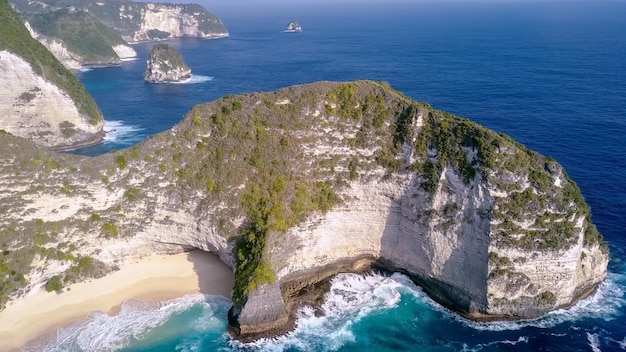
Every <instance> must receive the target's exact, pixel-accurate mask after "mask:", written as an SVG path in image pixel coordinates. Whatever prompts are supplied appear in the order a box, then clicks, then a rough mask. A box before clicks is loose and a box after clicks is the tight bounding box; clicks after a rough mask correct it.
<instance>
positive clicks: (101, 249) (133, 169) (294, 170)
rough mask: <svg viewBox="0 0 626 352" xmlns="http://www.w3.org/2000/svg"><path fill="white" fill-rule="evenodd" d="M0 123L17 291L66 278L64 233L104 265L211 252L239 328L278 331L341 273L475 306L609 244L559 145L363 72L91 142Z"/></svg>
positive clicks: (539, 283) (561, 284) (571, 279)
mask: <svg viewBox="0 0 626 352" xmlns="http://www.w3.org/2000/svg"><path fill="white" fill-rule="evenodd" d="M0 139H2V142H3V143H0V148H3V149H0V156H2V159H0V195H1V196H2V202H1V203H0V204H1V205H0V212H2V213H3V214H5V215H4V217H3V218H1V219H0V221H1V223H0V229H1V230H2V231H3V236H5V237H4V238H7V241H9V242H8V243H13V244H12V245H11V247H10V248H8V250H9V252H8V254H7V255H6V256H5V257H3V259H2V260H5V262H6V265H5V266H3V267H6V268H7V270H9V272H8V274H6V275H9V276H11V275H17V276H19V275H22V276H23V278H24V280H23V281H20V280H15V281H12V282H16V283H17V284H16V285H17V286H16V287H14V288H13V289H12V290H11V291H8V292H7V291H6V290H5V291H3V294H4V295H5V296H4V297H8V298H12V299H15V298H16V297H19V296H20V295H23V294H24V293H25V292H27V291H28V290H29V289H31V288H32V287H36V286H37V285H39V284H41V283H42V282H45V280H47V279H49V278H50V277H51V276H52V275H60V276H64V277H67V276H68V275H69V277H70V280H69V281H70V282H71V280H76V278H75V277H74V276H72V272H73V271H71V270H70V269H69V268H71V267H74V266H75V265H78V264H76V263H74V262H72V261H71V260H68V259H65V258H66V257H65V256H60V255H59V254H58V253H57V251H58V250H59V249H58V248H65V247H63V246H62V245H61V246H60V245H59V243H61V242H62V243H66V246H68V249H67V253H69V254H71V255H72V257H71V258H90V259H91V261H90V263H103V264H102V265H104V266H110V265H114V264H116V263H118V262H120V261H123V260H125V259H126V258H128V257H131V256H140V255H147V254H151V253H162V252H170V251H182V250H185V249H189V248H201V249H204V250H209V251H213V252H215V253H217V254H218V255H219V256H220V258H221V259H222V260H223V261H224V262H225V263H227V264H228V265H229V266H230V267H232V268H233V269H234V270H235V288H234V289H233V302H234V306H233V308H232V309H231V311H230V313H229V322H230V324H231V331H232V332H233V333H234V334H235V335H237V336H238V337H239V338H242V339H248V338H256V337H258V336H264V335H268V334H274V333H277V332H280V331H284V330H285V329H288V328H289V327H290V326H292V325H291V324H292V323H293V312H294V309H295V308H296V307H297V306H298V305H300V304H302V303H303V302H316V301H318V300H319V299H320V297H321V296H322V294H321V293H320V292H322V293H323V290H324V288H325V287H326V286H325V282H326V281H327V280H328V279H329V278H330V277H332V276H333V275H335V274H336V273H339V272H361V271H365V270H369V269H370V268H371V267H377V268H382V269H386V270H391V271H401V272H403V273H406V274H407V275H409V276H410V277H411V278H412V279H413V280H414V281H415V282H417V283H418V284H420V285H422V287H423V288H424V289H425V291H426V292H428V293H429V294H430V295H431V296H432V297H433V298H434V299H436V300H437V301H439V302H441V303H443V304H445V305H446V306H448V307H451V308H453V309H455V310H456V311H458V312H459V313H461V314H463V315H465V316H468V317H470V318H474V319H517V318H529V317H536V316H539V315H541V314H544V313H546V312H548V311H550V310H553V309H557V308H561V307H568V306H570V305H572V304H574V303H575V302H576V301H577V300H579V299H580V298H583V297H585V296H586V295H588V294H589V293H590V292H592V291H593V289H594V288H595V287H597V285H598V284H599V283H600V282H601V281H602V280H603V279H604V278H605V277H606V273H607V263H608V259H609V256H608V249H607V246H606V243H604V242H603V240H602V237H601V236H600V235H599V233H598V232H597V230H596V229H595V227H594V226H593V224H592V223H591V220H590V215H589V214H590V213H589V209H588V208H587V206H586V204H585V202H584V200H583V199H582V196H581V194H580V191H579V190H578V188H577V187H576V185H575V183H574V182H573V181H572V180H571V179H569V178H568V177H567V175H566V173H565V172H564V170H563V169H562V167H561V166H560V165H558V164H557V163H556V162H555V161H554V160H551V159H549V158H545V157H543V156H541V155H539V154H537V153H534V152H532V151H529V150H527V149H526V148H525V147H523V146H522V145H520V144H518V143H516V142H514V141H513V140H511V139H510V138H508V137H506V136H503V135H500V134H497V133H495V132H493V131H489V130H487V129H485V128H483V127H481V126H478V125H476V124H473V123H471V122H470V121H468V120H464V119H460V118H456V117H454V116H452V115H449V114H446V113H443V112H439V111H435V110H433V109H432V108H430V106H428V105H427V104H420V103H416V102H413V101H411V100H409V99H407V98H406V97H404V96H402V95H401V94H398V93H396V92H394V91H393V90H391V89H390V88H389V87H387V86H385V85H383V84H379V83H376V82H354V83H343V84H340V83H328V82H321V83H316V84H311V85H306V86H296V87H290V88H287V89H283V90H280V91H278V92H275V93H255V94H248V95H245V96H238V97H235V96H227V97H225V98H223V99H221V100H219V101H216V102H213V103H208V104H202V105H199V106H197V107H195V108H194V109H192V110H191V111H190V112H189V113H188V114H187V115H186V116H185V118H184V119H183V121H182V122H181V123H180V124H179V125H177V126H176V127H174V128H173V129H172V130H171V131H166V132H164V133H161V134H159V135H158V136H155V137H153V138H150V139H148V140H147V141H145V142H143V143H141V144H139V145H137V146H135V147H133V148H130V149H128V150H123V151H119V152H116V153H109V154H107V155H102V156H99V157H96V158H86V157H77V156H70V155H60V154H54V153H51V152H48V151H45V150H41V149H38V148H35V147H34V146H32V145H30V144H29V143H28V142H26V141H22V140H20V139H17V138H15V137H12V136H8V135H3V134H0ZM15 165H20V172H19V173H16V172H15V170H14V167H15ZM33 187H34V188H33ZM51 209H58V211H56V212H53V211H51ZM11 229H13V230H11ZM34 234H39V235H38V236H39V237H37V238H34V236H35V235H34ZM48 234H50V235H49V236H48ZM52 234H54V236H52ZM46 236H48V237H46ZM13 238H21V240H20V241H21V242H20V241H15V242H13V241H11V239H13ZM35 240H36V241H37V243H39V244H38V245H37V247H36V248H41V251H44V250H45V251H54V253H55V255H52V254H50V255H48V256H46V257H45V258H43V257H35V258H38V259H36V260H35V259H33V262H32V266H33V268H34V269H33V270H27V271H24V269H22V268H23V266H20V265H18V264H17V262H16V258H25V254H26V253H29V252H28V250H29V248H33V247H32V246H27V245H26V244H28V243H31V242H34V241H35ZM69 244H77V245H76V246H74V247H73V248H70V247H69ZM37 253H39V252H37ZM46 253H47V252H46ZM63 254H66V253H65V252H63ZM26 258H28V257H26ZM23 260H24V259H21V261H20V262H19V263H22V262H23ZM72 260H75V259H72ZM87 269H89V268H87ZM87 269H86V270H85V272H84V275H83V276H81V278H84V277H87V276H88V275H89V273H90V271H89V270H87ZM11 270H13V271H14V272H15V274H11ZM90 270H91V269H90ZM0 274H3V273H0Z"/></svg>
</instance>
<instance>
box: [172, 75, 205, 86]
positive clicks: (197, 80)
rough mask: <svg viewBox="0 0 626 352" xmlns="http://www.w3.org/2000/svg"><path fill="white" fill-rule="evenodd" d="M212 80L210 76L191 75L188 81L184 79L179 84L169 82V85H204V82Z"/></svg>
mask: <svg viewBox="0 0 626 352" xmlns="http://www.w3.org/2000/svg"><path fill="white" fill-rule="evenodd" d="M214 78H215V77H211V76H201V75H194V74H192V75H191V77H190V78H189V79H186V80H184V81H181V82H171V83H172V84H198V83H205V82H209V81H212V80H213V79H214ZM168 83H170V82H168Z"/></svg>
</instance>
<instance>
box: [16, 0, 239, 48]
mask: <svg viewBox="0 0 626 352" xmlns="http://www.w3.org/2000/svg"><path fill="white" fill-rule="evenodd" d="M11 3H12V4H13V5H14V6H15V9H16V10H17V11H18V12H20V13H22V14H24V15H26V16H27V17H28V16H31V15H33V14H44V13H50V12H54V11H58V10H66V9H67V8H69V9H70V10H69V11H74V12H87V13H89V14H91V15H92V16H93V17H95V18H96V19H97V20H98V21H100V22H102V23H103V24H104V25H106V26H108V27H110V28H113V29H115V30H116V31H118V32H119V33H120V34H121V35H122V37H123V38H124V40H126V41H128V42H137V41H145V40H162V39H167V38H177V37H199V38H221V37H226V36H228V30H227V29H226V27H225V26H224V24H223V23H222V21H221V20H220V19H219V18H218V17H217V16H215V15H213V14H211V13H209V12H207V11H206V10H205V9H204V7H202V6H201V5H198V4H171V3H168V4H162V3H147V2H132V1H124V0H122V1H97V0H88V1H77V0H64V1H60V2H58V1H49V0H44V1H28V0H11Z"/></svg>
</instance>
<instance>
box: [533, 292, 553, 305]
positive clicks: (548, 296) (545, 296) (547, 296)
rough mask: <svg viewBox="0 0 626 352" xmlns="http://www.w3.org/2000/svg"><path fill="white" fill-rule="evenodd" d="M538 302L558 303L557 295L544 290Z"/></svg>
mask: <svg viewBox="0 0 626 352" xmlns="http://www.w3.org/2000/svg"><path fill="white" fill-rule="evenodd" d="M537 301H538V303H539V304H550V305H552V304H554V303H556V297H555V296H554V293H552V292H550V291H544V292H542V293H541V294H540V295H539V298H538V300H537Z"/></svg>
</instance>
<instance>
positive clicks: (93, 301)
mask: <svg viewBox="0 0 626 352" xmlns="http://www.w3.org/2000/svg"><path fill="white" fill-rule="evenodd" d="M232 286H233V274H232V271H231V270H230V269H229V268H228V267H227V266H226V265H225V264H224V263H222V262H221V261H220V260H219V258H217V256H215V255H214V254H212V253H206V252H202V251H192V252H186V253H179V254H175V255H156V256H150V257H145V258H141V259H136V260H131V261H129V262H128V263H125V264H122V265H120V269H119V270H118V271H115V272H112V273H110V274H108V275H107V276H104V277H102V278H100V279H94V280H90V281H87V282H82V283H77V284H73V285H70V286H68V287H67V288H66V289H65V290H63V291H62V292H61V293H56V292H46V291H45V289H44V288H43V287H42V288H40V289H39V290H38V291H37V292H34V293H31V294H29V295H28V296H26V297H25V298H24V299H21V300H17V301H14V302H13V303H12V304H11V305H9V306H7V308H6V309H5V310H3V311H2V312H0V341H2V345H1V346H0V351H12V350H19V349H20V348H21V347H23V346H25V345H26V348H28V346H29V345H31V344H32V343H31V344H29V343H28V342H29V341H31V342H32V340H33V339H37V340H39V339H44V340H48V339H50V338H51V337H53V336H54V335H56V331H57V329H59V328H64V327H68V326H70V325H72V324H75V323H78V322H81V321H84V320H87V319H89V316H90V313H92V312H97V311H99V312H104V313H107V314H108V315H115V314H118V313H119V312H120V309H121V306H122V304H123V303H124V302H125V301H127V300H129V299H136V300H140V301H144V302H154V303H156V302H163V301H166V300H169V299H173V298H177V297H181V296H184V295H189V294H204V295H220V296H224V297H230V293H231V289H232ZM39 342H40V343H41V341H39Z"/></svg>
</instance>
